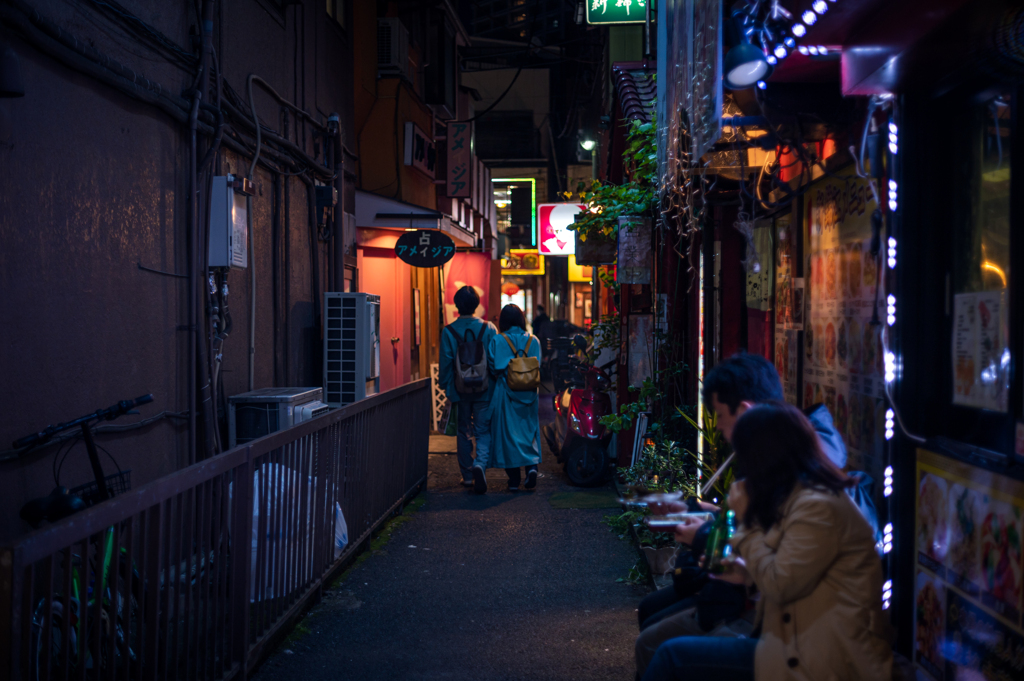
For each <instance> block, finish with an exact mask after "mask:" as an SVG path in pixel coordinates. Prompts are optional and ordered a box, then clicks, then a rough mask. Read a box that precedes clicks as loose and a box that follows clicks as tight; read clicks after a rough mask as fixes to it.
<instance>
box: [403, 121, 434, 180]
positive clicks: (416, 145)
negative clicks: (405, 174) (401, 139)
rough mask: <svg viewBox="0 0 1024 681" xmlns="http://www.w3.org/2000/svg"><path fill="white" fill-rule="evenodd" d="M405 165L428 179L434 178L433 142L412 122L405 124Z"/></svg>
mask: <svg viewBox="0 0 1024 681" xmlns="http://www.w3.org/2000/svg"><path fill="white" fill-rule="evenodd" d="M405 165H407V166H412V167H413V168H416V169H417V170H419V171H421V172H423V173H424V174H425V175H427V176H428V177H431V178H432V177H434V169H435V167H436V166H437V151H436V150H435V149H434V140H432V139H431V138H429V137H427V133H425V132H423V131H422V130H420V127H419V126H418V125H416V124H415V123H412V122H407V123H406V124H405Z"/></svg>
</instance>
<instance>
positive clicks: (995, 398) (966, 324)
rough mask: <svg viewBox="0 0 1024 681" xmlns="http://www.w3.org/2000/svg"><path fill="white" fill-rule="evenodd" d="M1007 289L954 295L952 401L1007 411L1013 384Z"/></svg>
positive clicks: (969, 405)
mask: <svg viewBox="0 0 1024 681" xmlns="http://www.w3.org/2000/svg"><path fill="white" fill-rule="evenodd" d="M1005 298H1006V290H1005V289H1003V290H1002V291H986V292H984V293H958V294H957V295H956V296H954V297H953V346H952V353H953V404H962V405H965V406H968V407H978V408H980V409H991V410H993V411H1001V412H1005V411H1006V406H1007V405H1006V401H1007V396H1008V394H1009V386H1010V350H1009V328H1008V325H1007V323H1006V303H1005Z"/></svg>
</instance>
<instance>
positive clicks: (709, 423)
mask: <svg viewBox="0 0 1024 681" xmlns="http://www.w3.org/2000/svg"><path fill="white" fill-rule="evenodd" d="M676 411H677V412H678V413H679V415H680V416H681V417H682V418H683V419H685V420H686V422H687V423H689V424H690V425H691V426H692V427H693V428H695V429H696V430H697V437H699V438H701V439H702V440H703V441H704V455H703V457H702V460H701V469H702V478H703V479H704V480H706V479H708V478H709V477H711V476H712V475H714V474H715V471H717V470H718V468H719V466H721V465H722V464H723V463H724V462H725V460H726V459H727V458H729V453H730V448H729V443H728V442H726V441H725V436H724V435H722V431H720V430H719V429H718V414H716V413H715V410H714V409H708V408H707V407H705V408H704V410H703V416H704V418H703V419H702V421H703V423H702V424H698V423H697V421H696V420H695V419H694V418H693V417H692V416H690V415H689V414H687V413H686V412H685V411H684V410H683V409H681V408H679V407H677V408H676ZM732 481H733V472H732V469H731V468H730V469H729V470H728V471H726V472H725V473H723V474H722V475H721V476H719V478H718V480H717V481H715V484H714V486H713V487H712V488H711V489H710V490H709V491H708V492H709V493H708V495H707V496H709V497H711V498H717V499H724V498H725V497H726V496H727V495H728V494H729V486H730V485H732Z"/></svg>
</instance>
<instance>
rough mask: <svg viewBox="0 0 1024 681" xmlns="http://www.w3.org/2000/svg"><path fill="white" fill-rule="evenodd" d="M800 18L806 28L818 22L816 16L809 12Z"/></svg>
mask: <svg viewBox="0 0 1024 681" xmlns="http://www.w3.org/2000/svg"><path fill="white" fill-rule="evenodd" d="M800 18H801V19H803V20H804V23H805V24H807V25H808V26H814V22H815V21H817V20H818V15H817V14H815V13H814V12H812V11H811V10H807V11H806V12H804V13H803V14H802V15H801V16H800Z"/></svg>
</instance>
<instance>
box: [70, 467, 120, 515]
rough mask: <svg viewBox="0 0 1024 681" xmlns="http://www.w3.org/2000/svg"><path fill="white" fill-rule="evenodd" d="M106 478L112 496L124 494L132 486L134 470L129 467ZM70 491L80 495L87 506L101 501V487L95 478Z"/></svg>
mask: <svg viewBox="0 0 1024 681" xmlns="http://www.w3.org/2000/svg"><path fill="white" fill-rule="evenodd" d="M106 480H107V491H108V492H110V496H112V497H116V496H117V495H118V494H124V493H125V492H127V491H128V490H130V489H131V488H132V471H131V469H130V468H129V469H128V470H126V471H119V472H117V473H113V474H111V475H108V476H107V477H106ZM70 493H71V494H74V495H75V496H77V497H80V498H81V499H82V501H84V502H85V505H86V506H92V505H94V504H98V503H99V502H100V488H99V485H97V484H96V481H95V480H93V481H92V482H87V483H85V484H84V485H79V486H78V487H75V488H74V489H72V490H70Z"/></svg>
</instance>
